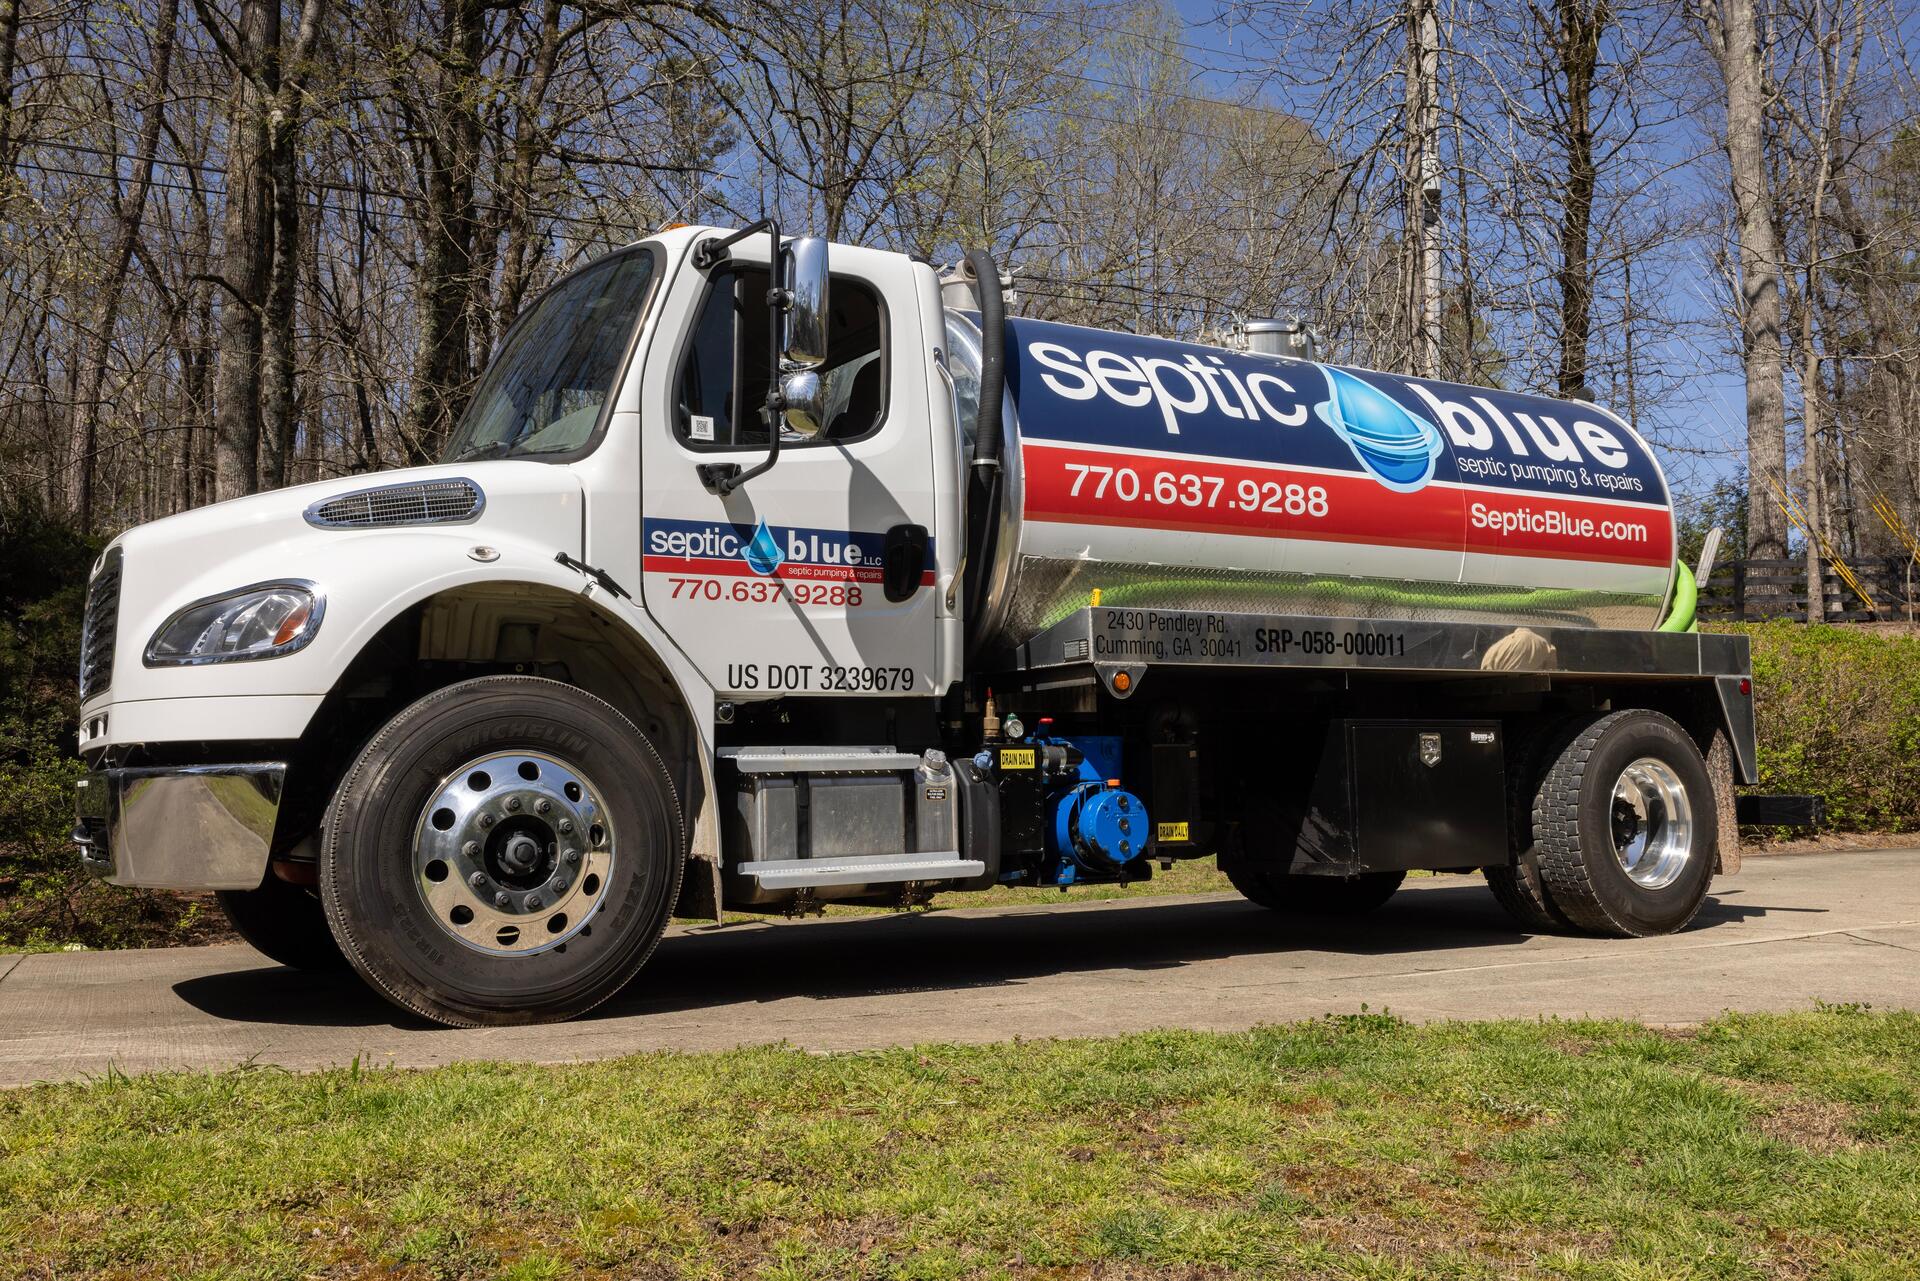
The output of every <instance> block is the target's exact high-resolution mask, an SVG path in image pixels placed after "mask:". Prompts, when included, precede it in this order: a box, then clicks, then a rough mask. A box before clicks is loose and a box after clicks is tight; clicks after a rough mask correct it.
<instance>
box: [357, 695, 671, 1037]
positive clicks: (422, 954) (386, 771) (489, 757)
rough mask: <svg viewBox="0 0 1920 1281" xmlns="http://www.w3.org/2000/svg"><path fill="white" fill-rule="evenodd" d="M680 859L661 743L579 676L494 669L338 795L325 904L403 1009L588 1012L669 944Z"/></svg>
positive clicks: (367, 762) (430, 707) (422, 708)
mask: <svg viewBox="0 0 1920 1281" xmlns="http://www.w3.org/2000/svg"><path fill="white" fill-rule="evenodd" d="M684 856H685V840H684V836H683V832H682V827H681V818H680V807H679V803H678V801H677V799H676V798H675V796H674V793H673V787H672V783H671V782H670V780H669V778H668V775H667V772H666V769H665V767H664V765H663V764H662V762H661V760H660V758H659V756H658V754H657V753H656V752H655V751H654V749H653V747H652V745H651V744H650V743H648V742H647V740H646V739H645V738H644V737H643V736H642V735H641V734H640V731H639V730H638V729H636V728H635V727H634V725H633V724H632V722H630V721H629V720H627V718H626V717H624V716H622V715H621V714H620V713H619V712H618V711H616V710H615V709H614V708H613V707H611V706H609V705H608V704H606V703H605V702H602V701H601V700H600V699H598V698H595V697H593V696H592V695H590V694H587V693H585V692H583V691H581V690H578V689H575V688H573V687H572V686H568V685H563V684H560V683H559V682H556V681H548V680H539V679H535V678H532V677H518V676H501V677H485V678H482V679H479V680H472V681H465V682H462V683H460V684H458V685H452V686H449V687H448V688H446V689H443V690H439V691H437V692H435V693H433V694H429V695H428V696H427V697H425V698H423V699H421V700H420V701H419V702H417V703H415V704H414V705H413V706H411V707H409V708H407V709H406V710H405V711H403V712H401V713H400V714H399V715H398V716H396V717H395V718H394V719H393V720H392V721H391V722H389V723H388V725H387V726H386V728H384V729H383V730H381V731H380V732H379V734H377V735H375V736H374V738H373V740H372V742H370V743H369V744H368V745H367V747H366V749H365V750H364V751H363V752H362V753H361V755H360V758H359V760H358V761H357V762H355V764H354V766H353V768H352V769H351V770H350V771H348V773H347V775H346V777H345V779H344V780H343V781H342V782H341V785H340V788H339V790H338V791H337V792H336V793H335V795H334V799H333V804H332V806H331V807H330V809H329V811H328V821H327V835H326V840H325V842H324V843H323V845H322V849H321V858H320V889H321V898H322V901H323V902H324V904H325V906H326V912H327V919H328V921H329V922H330V923H331V924H332V926H333V929H334V933H335V935H336V936H337V937H338V938H339V939H340V942H341V948H342V951H344V952H345V954H346V956H347V959H348V960H349V961H350V962H351V963H352V964H353V967H354V968H355V969H356V970H358V971H359V972H360V973H361V975H363V976H364V977H365V978H366V979H367V980H368V981H369V982H370V983H372V984H373V985H374V986H375V987H376V988H378V989H379V990H380V991H381V992H383V993H385V994H386V995H387V996H388V997H389V998H390V999H391V1000H393V1001H394V1002H395V1003H397V1004H399V1005H401V1006H404V1007H405V1008H407V1009H409V1010H412V1011H414V1012H416V1013H419V1014H422V1015H425V1016H426V1017H428V1018H430V1019H434V1020H436V1021H438V1022H441V1023H448V1024H454V1025H476V1024H505V1023H535V1022H546V1021H552V1020H557V1019H564V1018H570V1017H573V1016H574V1015H577V1014H581V1013H583V1012H585V1011H587V1010H589V1009H592V1008H593V1007H594V1006H595V1005H598V1004H599V1003H600V1002H602V1001H604V1000H606V999H607V998H608V997H610V996H612V995H613V994H614V993H615V992H617V991H619V990H620V988H621V987H622V986H624V985H625V984H626V983H627V981H628V980H630V979H631V978H632V977H633V975H634V974H635V973H636V972H637V971H638V970H639V969H640V967H641V965H643V964H644V963H645V961H646V959H647V957H648V956H649V955H650V954H651V953H652V951H653V948H654V946H655V945H656V944H657V943H658V942H659V939H660V936H661V933H662V932H663V931H664V930H665V928H666V923H667V916H668V913H669V911H670V910H671V908H672V905H673V902H674V899H675V896H676V895H677V893H678V891H679V883H680V875H681V870H682V867H683V860H684Z"/></svg>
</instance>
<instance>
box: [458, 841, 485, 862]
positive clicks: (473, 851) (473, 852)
mask: <svg viewBox="0 0 1920 1281" xmlns="http://www.w3.org/2000/svg"><path fill="white" fill-rule="evenodd" d="M460 852H461V853H462V854H465V855H466V856H467V857H468V858H479V857H480V842H479V841H468V842H467V843H466V844H465V845H462V846H461V847H460Z"/></svg>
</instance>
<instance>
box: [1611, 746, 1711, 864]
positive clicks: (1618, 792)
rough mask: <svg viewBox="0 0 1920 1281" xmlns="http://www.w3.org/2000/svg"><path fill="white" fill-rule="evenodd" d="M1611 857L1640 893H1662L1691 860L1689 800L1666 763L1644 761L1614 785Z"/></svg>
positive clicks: (1644, 759)
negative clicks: (1647, 891)
mask: <svg viewBox="0 0 1920 1281" xmlns="http://www.w3.org/2000/svg"><path fill="white" fill-rule="evenodd" d="M1610 826H1611V828H1612V836H1613V853H1614V857H1615V858H1617V859H1618V860H1619V862H1620V866H1621V868H1622V870H1624V871H1625V872H1626V874H1627V876H1628V877H1629V878H1630V879H1631V880H1632V881H1633V883H1634V884H1636V885H1638V886H1640V887H1642V888H1643V889H1649V890H1658V889H1665V888H1666V887H1667V886H1669V885H1671V884H1673V883H1674V882H1675V881H1676V880H1678V879H1679V878H1680V873H1681V872H1683V871H1685V870H1686V867H1687V864H1688V862H1689V861H1691V859H1692V858H1693V801H1692V798H1690V797H1689V796H1688V795H1687V789H1686V786H1685V785H1684V784H1683V783H1681V781H1680V776H1679V775H1678V774H1676V773H1675V772H1674V770H1673V767H1672V766H1670V765H1668V764H1667V763H1666V762H1665V761H1660V760H1655V759H1654V758H1653V757H1651V756H1643V757H1641V758H1640V759H1639V760H1636V761H1634V762H1633V763H1632V764H1630V765H1628V766H1627V767H1626V768H1625V769H1624V770H1622V771H1620V777H1619V779H1618V780H1617V781H1616V782H1615V783H1614V785H1613V804H1612V811H1611V823H1610Z"/></svg>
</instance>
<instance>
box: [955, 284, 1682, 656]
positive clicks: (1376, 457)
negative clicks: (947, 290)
mask: <svg viewBox="0 0 1920 1281" xmlns="http://www.w3.org/2000/svg"><path fill="white" fill-rule="evenodd" d="M948 340H949V344H948V345H949V349H950V351H951V353H952V362H951V363H952V367H953V370H954V373H955V377H956V382H957V384H958V392H959V395H960V398H961V401H962V414H963V416H962V421H963V422H967V423H971V421H972V414H971V412H968V411H969V410H970V409H971V405H970V404H969V403H967V402H968V394H969V391H970V390H971V389H977V384H974V385H973V387H972V388H970V384H972V383H973V379H971V378H970V377H969V375H972V374H974V373H975V372H976V371H977V369H978V343H979V336H978V331H977V329H975V328H974V325H973V323H972V318H971V317H968V316H962V315H960V314H958V313H950V315H949V323H948ZM1006 360H1007V393H1006V399H1005V410H1004V422H1005V431H1006V432H1007V440H1006V448H1005V451H1004V476H1003V482H1002V487H1001V501H1000V503H999V510H998V511H997V512H996V513H995V514H994V516H993V519H995V520H997V522H998V530H997V539H996V542H995V546H994V551H993V555H992V558H991V563H990V564H989V565H988V566H985V567H970V568H969V570H968V572H969V574H973V573H980V572H985V573H986V574H987V575H988V579H987V582H986V587H985V592H984V594H983V596H982V597H981V598H980V600H981V608H979V609H978V610H977V611H976V617H975V618H974V619H973V620H972V621H971V623H970V624H969V634H970V637H971V641H972V644H973V646H974V648H975V649H976V650H978V649H982V648H986V649H993V648H1001V647H1007V646H1012V645H1017V644H1018V643H1020V642H1021V641H1023V640H1025V639H1027V638H1028V637H1030V636H1033V635H1034V634H1036V633H1037V632H1039V631H1041V630H1042V629H1044V628H1046V627H1048V626H1050V625H1051V624H1053V623H1054V622H1057V621H1058V620H1059V619H1060V618H1062V617H1063V616H1065V615H1066V614H1068V613H1070V612H1072V611H1073V610H1075V609H1078V608H1080V607H1081V606H1083V605H1087V604H1089V603H1091V601H1092V600H1093V599H1094V595H1095V593H1096V592H1097V593H1098V594H1099V599H1100V601H1101V603H1103V604H1107V605H1129V606H1139V607H1142V608H1148V609H1215V610H1234V611H1248V612H1262V611H1271V612H1273V613H1275V614H1307V615H1321V616H1326V617H1342V618H1409V619H1425V620H1447V621H1471V620H1495V621H1499V622H1503V623H1510V624H1516V625H1547V626H1556V627H1569V626H1572V627H1606V628H1625V629H1647V628H1652V627H1654V626H1655V625H1656V624H1657V623H1658V622H1659V620H1660V617H1661V614H1662V612H1663V610H1664V609H1665V607H1666V600H1667V596H1668V593H1669V591H1670V590H1671V587H1672V583H1673V574H1674V555H1675V550H1676V548H1675V538H1676V529H1675V525H1674V520H1673V511H1672V501H1671V496H1670V494H1669V492H1668V488H1667V483H1666V478H1665V476H1664V474H1663V473H1662V471H1661V469H1660V465H1659V463H1658V461H1657V460H1656V459H1655V458H1654V456H1653V453H1652V451H1651V450H1650V449H1649V448H1648V446H1647V444H1646V442H1645V441H1644V440H1642V439H1641V437H1640V436H1639V434H1638V433H1637V432H1635V431H1634V430H1633V428H1632V427H1631V426H1629V425H1628V424H1627V423H1626V422H1624V421H1622V420H1621V419H1620V418H1618V417H1616V416H1615V415H1613V414H1611V413H1609V412H1608V411H1606V410H1604V409H1601V408H1599V407H1598V406H1594V405H1590V404H1587V403H1585V402H1579V401H1558V400H1552V399H1549V398H1546V397H1542V396H1531V395H1523V394H1516V393H1513V392H1504V391H1497V390H1493V389H1489V388H1482V387H1465V386H1458V385H1455V384H1451V383H1442V382H1435V381H1432V380H1428V379H1419V378H1408V377H1403V376H1400V375H1397V374H1384V373H1379V372H1375V371H1371V370H1361V369H1349V368H1343V367H1338V366H1328V365H1321V364H1314V363H1309V362H1307V361H1302V360H1293V359H1288V358H1284V357H1278V356H1264V355H1255V354H1252V353H1248V352H1236V351H1228V350H1224V349H1221V348H1215V347H1206V346H1201V345H1198V344H1194V343H1183V342H1174V341H1171V340H1166V339H1153V338H1141V337H1138V336H1135V335H1131V334H1121V333H1110V332H1106V331H1102V330H1095V329H1085V328H1080V327H1077V326H1071V325H1061V324H1054V323H1051V322H1046V321H1037V320H1027V319H1017V318H1015V319H1009V320H1008V322H1007V343H1006Z"/></svg>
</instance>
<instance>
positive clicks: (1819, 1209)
mask: <svg viewBox="0 0 1920 1281" xmlns="http://www.w3.org/2000/svg"><path fill="white" fill-rule="evenodd" d="M0 1259H4V1260H5V1262H4V1264H0V1273H4V1275H6V1276H10V1277H49V1278H51V1277H74V1276H169V1277H184V1276H236V1277H237V1276H246V1277H304V1276H329V1277H333V1276H354V1275H363V1274H378V1275H382V1276H389V1275H391V1276H403V1277H468V1276H502V1277H513V1278H545V1277H570V1276H576V1275H591V1276H617V1277H670V1276H688V1277H712V1278H730V1277H742V1276H772V1277H820V1278H842V1277H902V1278H938V1277H960V1276H986V1277H1003V1276H1004V1277H1050V1278H1052V1277H1059V1278H1068V1277H1087V1278H1124V1277H1143V1278H1144V1277H1162V1276H1173V1277H1198V1276H1207V1277H1213V1276H1249V1277H1251V1276H1262V1277H1267V1276H1296V1275H1300V1276H1330V1277H1416V1276H1417V1277H1427V1276H1439V1277H1500V1276H1552V1277H1620V1278H1636V1279H1643V1281H1644V1279H1650V1278H1664V1277H1676V1278H1679V1277H1687V1278H1695V1277H1698V1278H1717V1277H1743V1278H1744V1277H1753V1278H1762V1277H1780V1276H1819V1277H1836V1278H1838V1277H1849V1278H1852V1277H1886V1278H1895V1277H1900V1278H1910V1277H1913V1276H1915V1275H1916V1274H1920V1016H1917V1015H1915V1014H1912V1013H1898V1014H1879V1013H1873V1012H1869V1011H1862V1010H1855V1009H1827V1010H1821V1011H1817V1012H1811V1013H1807V1014H1801V1015H1787V1016H1768V1017H1753V1016H1730V1017H1727V1018H1724V1019H1721V1020H1719V1021H1716V1022H1714V1023H1712V1024H1709V1025H1707V1026H1705V1027H1702V1028H1699V1029H1697V1030H1693V1031H1688V1032H1663V1031H1657V1030H1649V1029H1646V1028H1641V1027H1637V1026H1632V1025H1626V1024H1611V1023H1608V1024H1602V1023H1497V1024H1480V1025H1472V1024H1455V1025H1435V1026H1427V1027H1415V1026H1411V1025H1408V1024H1406V1023H1403V1022H1401V1021H1400V1020H1398V1019H1395V1018H1393V1017H1391V1016H1388V1015H1380V1014H1361V1015H1354V1016H1347V1017H1343V1018H1333V1019H1327V1020H1322V1021H1319V1022H1314V1023H1307V1024H1298V1025H1293V1026H1288V1027H1276V1028H1270V1029H1264V1030H1260V1031H1256V1032H1252V1033H1247V1034H1242V1035H1231V1036H1221V1035H1206V1034H1199V1033H1157V1034H1148V1035H1141V1036H1132V1037H1124V1038H1119V1039H1114V1040H1100V1041H1057V1042H1028V1043H1022V1044H1012V1045H999V1046H981V1047H965V1048H960V1047H951V1046H934V1047H922V1048H920V1049H918V1050H897V1051H886V1052H879V1053H870V1054H840V1055H830V1056H818V1055H809V1054H803V1053H799V1052H797V1051H792V1050H785V1049H759V1050H745V1051H737V1052H733V1053H728V1054H720V1055H711V1056H699V1055H675V1054H661V1055H648V1056H643V1057H638V1058H630V1059H623V1060H618V1061H614V1062H607V1063H599V1064H593V1065H587V1066H574V1067H559V1068H539V1067H504V1066H497V1065H475V1066H464V1067H453V1068H444V1069H440V1070H436V1071H430V1072H400V1071H386V1070H382V1071H336V1072H331V1073H326V1074H322V1075H317V1076H304V1077H297V1076H289V1075H287V1074H285V1073H282V1072H279V1071H268V1070H258V1069H256V1070H247V1071H239V1072H233V1073H228V1074H223V1075H216V1076H195V1075H172V1076H152V1077H143V1078H136V1079H126V1078H118V1077H116V1078H113V1079H108V1080H103V1081H99V1082H96V1083H93V1084H88V1085H79V1086H45V1087H38V1088H34V1089H30V1090H22V1091H16V1092H12V1093H6V1094H0Z"/></svg>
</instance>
